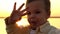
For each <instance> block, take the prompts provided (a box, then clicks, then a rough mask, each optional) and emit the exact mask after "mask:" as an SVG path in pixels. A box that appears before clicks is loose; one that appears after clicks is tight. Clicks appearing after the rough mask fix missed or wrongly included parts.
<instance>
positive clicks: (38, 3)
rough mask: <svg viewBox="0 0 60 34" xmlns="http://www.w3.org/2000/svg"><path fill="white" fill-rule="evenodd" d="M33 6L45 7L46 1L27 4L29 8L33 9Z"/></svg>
mask: <svg viewBox="0 0 60 34" xmlns="http://www.w3.org/2000/svg"><path fill="white" fill-rule="evenodd" d="M32 6H37V7H39V6H43V7H45V3H44V1H33V2H30V3H29V4H27V7H32Z"/></svg>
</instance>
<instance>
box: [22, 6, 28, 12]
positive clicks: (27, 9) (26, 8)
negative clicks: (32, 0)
mask: <svg viewBox="0 0 60 34" xmlns="http://www.w3.org/2000/svg"><path fill="white" fill-rule="evenodd" d="M28 9H29V8H28V7H27V8H26V9H24V10H22V11H21V12H25V11H27V10H28Z"/></svg>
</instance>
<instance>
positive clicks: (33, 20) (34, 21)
mask: <svg viewBox="0 0 60 34" xmlns="http://www.w3.org/2000/svg"><path fill="white" fill-rule="evenodd" d="M27 7H29V9H28V10H27V12H28V14H27V17H28V22H29V23H30V24H31V26H32V27H38V26H40V25H42V24H44V23H45V22H46V21H47V18H48V15H47V13H46V11H45V4H44V2H42V1H41V2H40V1H34V2H31V3H29V4H28V5H27Z"/></svg>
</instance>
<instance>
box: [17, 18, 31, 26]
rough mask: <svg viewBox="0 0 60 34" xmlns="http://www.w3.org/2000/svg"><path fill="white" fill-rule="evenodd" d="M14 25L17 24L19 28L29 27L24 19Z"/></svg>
mask: <svg viewBox="0 0 60 34" xmlns="http://www.w3.org/2000/svg"><path fill="white" fill-rule="evenodd" d="M16 24H18V26H20V27H27V26H29V25H30V24H29V23H28V21H27V19H26V18H24V17H23V18H22V19H21V20H20V21H18V22H16Z"/></svg>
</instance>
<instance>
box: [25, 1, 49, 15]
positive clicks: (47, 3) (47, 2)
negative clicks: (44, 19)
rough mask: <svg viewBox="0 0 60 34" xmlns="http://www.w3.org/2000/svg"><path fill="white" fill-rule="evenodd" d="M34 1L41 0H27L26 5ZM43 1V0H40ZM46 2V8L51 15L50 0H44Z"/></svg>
mask: <svg viewBox="0 0 60 34" xmlns="http://www.w3.org/2000/svg"><path fill="white" fill-rule="evenodd" d="M33 1H39V0H27V2H26V5H27V4H29V3H30V2H33ZM40 1H41V0H40ZM43 1H44V3H45V9H46V12H47V14H48V15H50V0H43Z"/></svg>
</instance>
